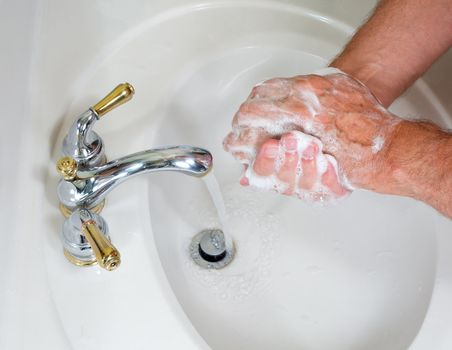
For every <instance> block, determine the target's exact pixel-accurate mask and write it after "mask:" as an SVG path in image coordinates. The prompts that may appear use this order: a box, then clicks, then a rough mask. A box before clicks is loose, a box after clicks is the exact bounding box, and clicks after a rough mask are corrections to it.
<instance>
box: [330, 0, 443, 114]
mask: <svg viewBox="0 0 452 350" xmlns="http://www.w3.org/2000/svg"><path fill="white" fill-rule="evenodd" d="M451 46H452V1H451V0H382V1H381V2H380V3H379V4H378V6H377V7H376V9H375V11H374V13H373V15H371V17H370V18H369V20H368V21H367V22H366V23H365V24H364V25H363V26H362V27H361V28H360V29H359V30H358V32H357V33H356V34H355V35H354V36H353V38H352V40H351V41H350V42H349V43H348V44H347V45H346V47H345V48H344V50H343V52H342V53H341V54H340V55H339V56H338V57H337V58H336V59H335V60H334V61H333V62H332V63H331V66H332V67H336V68H339V69H340V70H342V71H343V72H345V73H347V74H349V75H351V76H353V77H354V78H356V79H358V80H359V81H361V82H362V83H364V84H365V85H366V86H367V87H368V88H369V89H370V90H371V91H372V92H373V94H374V95H375V96H376V97H377V98H378V99H379V100H380V102H381V103H382V104H383V106H385V107H387V106H389V105H390V104H391V103H392V102H393V101H394V100H395V99H396V98H397V97H398V96H400V95H401V94H402V93H403V92H404V91H405V90H406V89H407V88H408V87H409V86H411V84H413V83H414V82H415V81H416V79H418V78H419V77H420V76H421V75H422V74H424V73H425V71H426V70H427V69H428V68H429V67H430V66H431V65H432V64H433V62H435V61H436V59H438V58H439V57H440V56H441V55H442V54H443V53H445V52H446V51H447V50H448V49H449V48H450V47H451Z"/></svg>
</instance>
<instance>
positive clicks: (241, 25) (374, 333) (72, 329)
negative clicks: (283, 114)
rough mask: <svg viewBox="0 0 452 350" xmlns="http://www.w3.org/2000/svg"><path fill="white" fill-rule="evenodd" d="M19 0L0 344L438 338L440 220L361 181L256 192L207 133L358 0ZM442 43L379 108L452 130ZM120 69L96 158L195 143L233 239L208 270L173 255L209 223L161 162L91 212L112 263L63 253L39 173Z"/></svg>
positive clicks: (316, 344)
mask: <svg viewBox="0 0 452 350" xmlns="http://www.w3.org/2000/svg"><path fill="white" fill-rule="evenodd" d="M31 3H32V2H28V1H26V0H23V1H18V2H15V4H14V6H11V7H9V8H8V9H7V11H6V10H5V13H4V14H2V15H1V16H3V17H5V18H4V19H5V21H3V23H4V25H5V26H7V28H8V31H6V30H4V31H2V32H3V33H10V35H13V37H15V36H17V37H21V38H24V41H23V42H19V41H18V42H17V45H16V46H14V45H12V44H11V47H9V48H10V49H11V52H12V53H14V54H11V55H10V56H8V57H7V58H2V59H3V60H5V62H3V63H4V64H3V65H2V70H3V71H5V73H7V74H12V73H11V72H16V73H17V76H15V79H14V84H11V85H9V86H8V89H9V90H8V91H6V90H5V91H4V92H5V93H4V96H6V93H8V96H10V98H9V100H8V101H5V103H6V104H5V111H6V112H5V115H16V116H17V118H16V119H14V120H12V119H11V118H8V119H6V120H5V121H4V126H5V130H8V131H10V132H8V133H5V135H4V137H3V138H2V140H1V142H2V144H1V146H2V147H1V149H2V160H4V162H5V164H8V165H9V166H8V170H9V171H8V172H6V174H5V178H4V179H3V181H2V187H1V191H2V192H1V193H2V196H1V199H0V200H1V201H2V212H1V215H2V219H3V222H7V223H11V224H10V225H9V226H8V232H5V234H4V235H3V237H2V238H3V245H4V247H5V249H4V254H3V255H2V256H1V257H0V262H1V264H0V280H1V281H2V287H0V300H1V301H0V348H1V349H29V348H31V347H33V348H34V349H62V350H64V349H74V350H78V349H84V350H86V349H88V350H89V349H104V348H105V349H107V348H108V349H124V348H134V349H135V348H136V349H144V348H146V349H147V348H156V349H184V350H190V349H215V350H217V349H218V350H221V349H228V350H229V349H248V350H253V349H284V350H291V349H307V350H316V349H328V350H330V349H335V350H341V349H343V350H355V349H366V350H373V349H385V350H391V349H397V350H401V349H410V350H424V349H428V350H429V349H440V350H442V349H444V350H446V349H447V350H448V349H451V348H452V336H451V335H450V332H449V329H448V325H449V324H451V322H452V300H451V298H450V295H451V292H452V290H451V282H452V236H451V235H450V232H452V222H451V221H449V220H447V219H445V218H444V217H442V216H441V215H439V214H438V213H436V212H435V211H434V210H433V209H431V208H429V207H427V206H425V205H424V204H422V203H419V202H416V201H413V200H410V199H407V198H401V197H396V196H383V195H378V194H374V193H370V192H366V191H355V192H354V193H353V194H352V195H351V196H350V197H349V198H346V199H344V200H342V201H340V202H339V203H338V204H337V205H333V206H327V207H316V206H314V207H313V206H309V205H307V204H305V203H303V202H301V201H298V200H295V199H292V198H283V197H281V196H277V195H274V194H272V193H260V192H254V191H252V190H250V189H247V188H243V187H240V186H239V185H238V176H239V173H240V166H239V164H237V163H236V162H235V161H234V160H233V159H232V157H231V156H230V155H228V154H226V153H225V152H224V151H223V150H222V146H221V141H222V139H223V137H224V136H225V135H226V133H227V132H228V130H229V129H230V122H231V118H232V116H233V114H234V112H235V111H236V110H237V108H238V107H239V105H240V103H241V102H242V101H243V100H244V99H245V98H246V96H247V94H248V93H249V91H250V89H251V87H252V86H253V85H255V84H256V83H258V82H261V81H262V80H265V79H268V78H271V77H275V76H292V75H296V74H304V73H309V72H311V71H312V70H314V69H317V68H321V67H323V66H325V64H327V62H328V61H329V60H330V59H331V58H332V57H334V55H335V54H337V52H338V50H339V49H340V47H341V46H342V45H343V44H344V43H345V42H346V41H347V38H348V37H349V36H350V35H351V33H352V32H353V30H354V28H356V27H357V26H358V25H359V23H360V22H361V19H362V18H364V16H365V15H366V13H367V12H368V11H369V10H370V9H371V8H372V6H373V5H374V1H370V0H369V1H367V0H366V1H360V2H359V3H358V2H356V1H353V0H347V1H336V0H334V1H329V2H324V1H319V2H312V1H308V0H306V1H295V0H294V1H291V0H284V1H283V0H281V1H257V0H248V1H232V0H231V1H213V0H212V1H207V2H198V1H192V0H190V1H183V0H172V1H153V2H149V1H139V0H137V1H136V2H133V3H131V4H128V5H127V6H126V5H124V4H123V3H116V2H111V3H106V2H104V1H101V0H97V1H86V2H79V3H77V6H69V5H68V4H67V3H64V2H60V1H55V0H42V1H40V2H38V3H34V2H33V4H31ZM5 39H7V38H5ZM56 43H58V45H57V44H56ZM451 58H452V55H451V52H449V53H448V54H447V55H446V56H445V57H444V58H442V59H441V60H440V61H439V62H438V63H437V64H435V66H434V67H432V69H431V70H430V71H429V73H428V74H427V75H426V76H425V77H424V78H423V79H422V80H419V81H418V82H417V83H416V84H415V85H414V86H413V87H412V88H411V89H410V90H409V91H407V92H406V93H405V94H404V95H403V96H402V97H401V98H400V99H399V100H397V101H396V102H395V103H394V105H393V106H392V107H391V108H392V110H393V111H394V112H395V113H398V114H400V115H403V116H406V117H410V118H418V117H419V118H420V117H423V118H425V117H432V120H433V121H435V122H436V123H439V124H441V125H442V126H444V127H449V128H450V127H451V125H452V118H451V113H452V104H451V101H450V100H449V99H448V96H447V93H448V91H451V85H450V81H445V79H444V77H445V76H447V75H448V74H449V73H452V66H451V62H452V60H451ZM10 67H13V68H10ZM449 75H450V74H449ZM122 81H129V82H130V83H132V84H133V85H134V87H135V89H136V95H135V97H134V99H133V100H132V101H131V102H129V103H128V104H127V105H124V106H121V107H120V108H119V109H118V110H115V111H114V112H112V113H111V114H109V115H108V116H106V117H104V118H102V119H101V120H100V121H99V122H98V123H97V124H96V126H95V130H96V132H98V133H99V134H100V135H101V136H102V138H103V140H104V142H105V145H106V152H107V156H108V157H109V159H115V158H117V157H120V156H123V155H125V154H130V153H133V152H137V151H140V150H143V149H148V148H151V147H157V146H165V145H177V144H192V145H195V146H199V147H203V148H207V149H209V150H210V151H211V152H212V153H213V156H214V171H213V174H212V175H209V176H212V177H215V178H216V180H217V181H218V183H219V185H220V189H221V191H222V193H223V196H224V201H225V204H226V209H227V215H228V218H227V222H228V225H229V231H230V234H231V235H232V237H233V239H234V242H235V245H236V249H237V252H236V256H235V258H234V260H233V261H232V263H231V264H230V265H228V266H227V267H225V268H224V269H222V270H205V269H202V268H200V267H199V266H197V265H195V264H194V263H193V262H192V260H191V259H190V258H189V245H190V241H191V238H192V237H193V236H194V235H195V234H197V233H198V232H200V231H202V230H203V229H206V228H213V227H219V220H218V215H217V213H216V210H215V208H214V205H213V203H212V200H211V198H210V195H209V193H208V191H207V189H206V186H205V184H204V182H202V181H201V180H199V179H195V178H192V177H188V176H184V175H181V174H169V173H161V174H153V175H149V176H141V177H137V178H134V179H133V180H131V181H129V182H126V183H124V184H123V185H121V186H120V187H118V188H117V189H115V190H114V191H113V192H112V193H111V194H110V195H109V197H108V199H107V204H106V207H105V209H104V210H103V212H102V215H103V217H104V218H105V219H106V221H107V222H108V224H109V227H110V235H111V237H112V240H113V242H114V244H115V246H116V247H117V248H118V249H119V250H120V251H121V256H122V259H123V262H122V264H121V267H120V268H119V269H118V270H116V271H115V272H107V271H104V270H101V269H100V268H99V267H91V268H80V267H76V266H73V265H71V264H69V263H68V262H67V261H66V259H65V257H64V256H63V254H62V245H61V241H60V237H59V235H60V231H61V226H62V223H63V217H62V216H61V214H60V213H59V211H58V208H57V207H58V203H57V199H56V193H55V192H56V190H55V188H56V183H57V180H58V177H57V174H56V172H55V170H54V163H55V161H56V159H57V158H58V156H59V147H60V145H61V141H62V138H63V136H64V134H65V133H66V131H67V129H68V127H69V125H70V124H71V123H72V121H73V119H74V118H75V117H76V116H77V115H78V114H80V113H82V112H83V111H84V110H86V108H87V107H88V106H90V105H92V104H93V103H95V102H97V100H98V99H99V98H100V97H102V96H103V95H105V93H106V92H108V91H109V90H110V89H111V88H112V87H114V86H115V85H116V84H117V83H119V82H122ZM24 91H26V93H25V98H24V97H23V94H24ZM23 100H25V102H24V103H23V104H21V103H20V102H21V101H23ZM18 106H19V107H18ZM17 135H20V142H18V141H17V137H18V136H17ZM12 144H14V147H11V145H12ZM5 150H7V152H6V151H5ZM22 159H25V161H18V160H22ZM6 183H7V184H8V186H5V185H4V184H6ZM6 233H8V234H6Z"/></svg>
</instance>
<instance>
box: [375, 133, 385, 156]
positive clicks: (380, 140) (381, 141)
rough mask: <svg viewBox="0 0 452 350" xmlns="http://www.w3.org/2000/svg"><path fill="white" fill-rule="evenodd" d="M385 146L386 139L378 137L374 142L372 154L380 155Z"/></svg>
mask: <svg viewBox="0 0 452 350" xmlns="http://www.w3.org/2000/svg"><path fill="white" fill-rule="evenodd" d="M384 144H385V139H384V137H383V136H380V135H379V136H377V137H375V138H374V140H373V142H372V153H378V152H380V151H381V149H382V148H383V146H384Z"/></svg>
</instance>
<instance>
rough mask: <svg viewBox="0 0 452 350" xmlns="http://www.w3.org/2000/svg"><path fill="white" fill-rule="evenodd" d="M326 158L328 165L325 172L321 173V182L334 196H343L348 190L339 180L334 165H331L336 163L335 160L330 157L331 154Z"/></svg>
mask: <svg viewBox="0 0 452 350" xmlns="http://www.w3.org/2000/svg"><path fill="white" fill-rule="evenodd" d="M328 158H329V159H328V166H327V169H326V171H325V173H324V174H323V175H322V183H323V184H324V185H325V186H326V187H328V188H329V189H330V190H331V192H333V193H334V194H335V195H336V196H343V195H345V194H346V193H347V192H348V191H347V190H346V189H345V188H344V187H343V186H342V185H341V184H340V182H339V179H338V176H337V171H336V167H335V166H334V165H333V163H334V164H336V161H335V160H334V158H333V159H331V158H332V157H331V156H328Z"/></svg>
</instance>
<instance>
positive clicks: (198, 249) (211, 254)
mask: <svg viewBox="0 0 452 350" xmlns="http://www.w3.org/2000/svg"><path fill="white" fill-rule="evenodd" d="M234 254H235V248H234V243H233V242H232V239H227V238H226V237H225V234H224V233H223V231H222V230H220V229H207V230H203V231H201V232H200V233H198V234H197V235H196V236H195V237H193V239H192V241H191V244H190V256H191V258H192V259H193V261H194V262H195V263H196V264H198V265H199V266H201V267H204V268H206V269H221V268H223V267H225V266H226V265H228V264H229V263H230V262H231V261H232V259H233V258H234Z"/></svg>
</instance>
